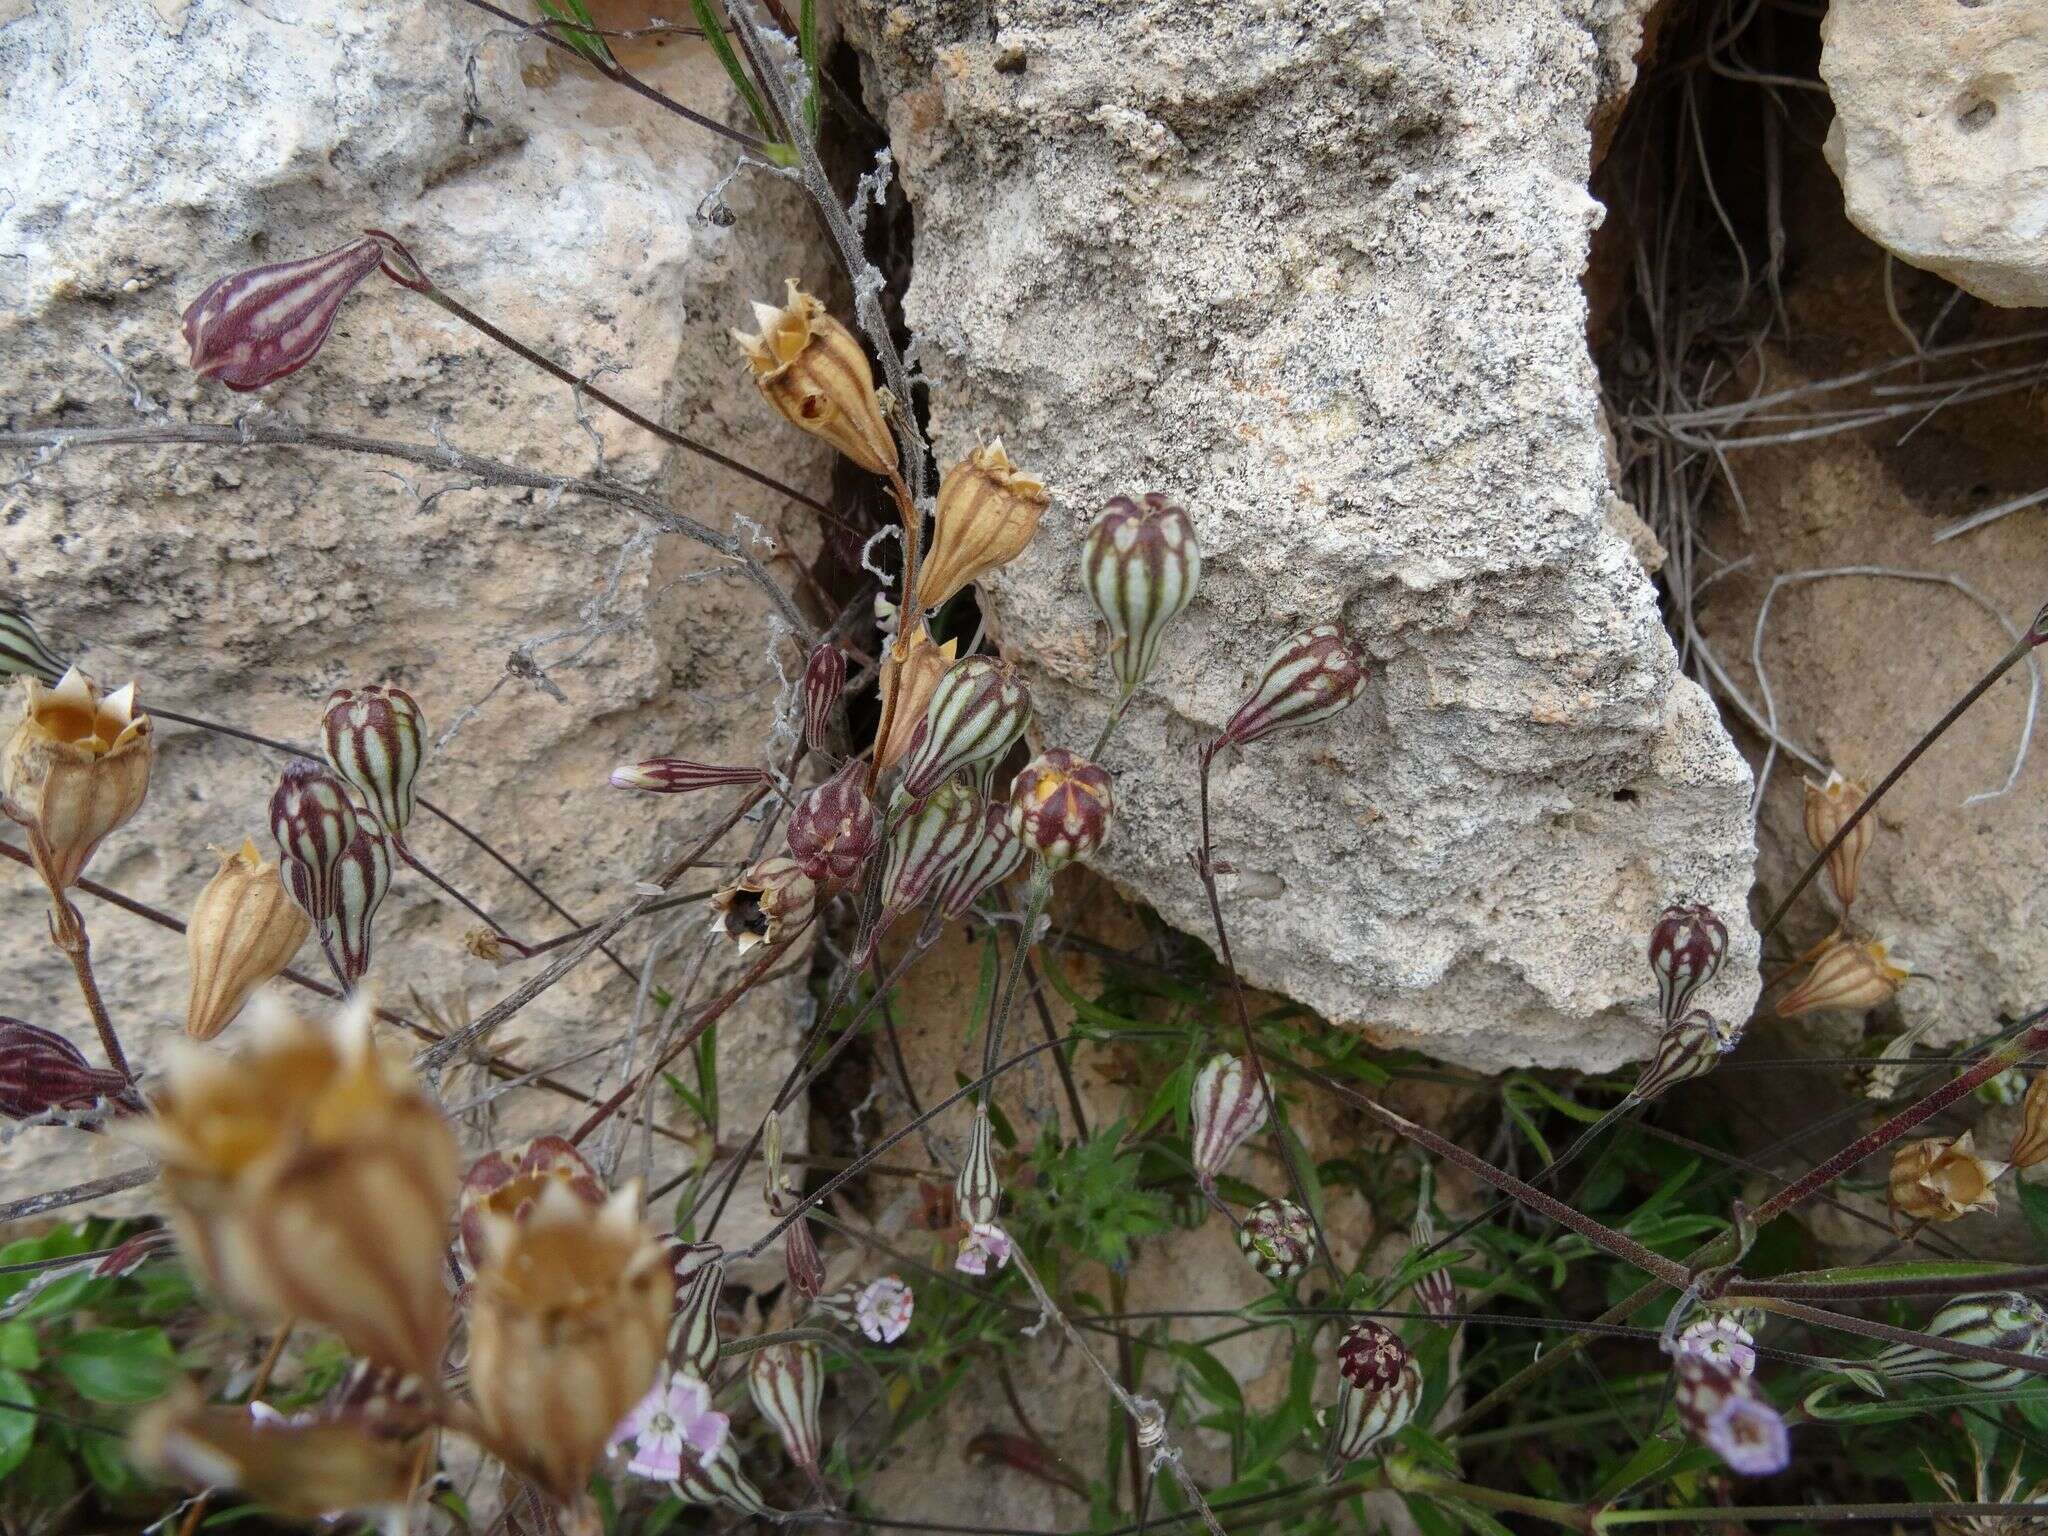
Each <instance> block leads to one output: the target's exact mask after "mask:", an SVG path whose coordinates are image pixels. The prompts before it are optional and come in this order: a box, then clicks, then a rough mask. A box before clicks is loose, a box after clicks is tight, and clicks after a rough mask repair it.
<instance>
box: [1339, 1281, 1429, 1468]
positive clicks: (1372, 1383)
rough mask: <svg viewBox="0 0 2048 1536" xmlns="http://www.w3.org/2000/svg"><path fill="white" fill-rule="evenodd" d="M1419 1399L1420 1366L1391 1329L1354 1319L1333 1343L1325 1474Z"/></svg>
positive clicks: (1394, 1430) (1397, 1423)
mask: <svg viewBox="0 0 2048 1536" xmlns="http://www.w3.org/2000/svg"><path fill="white" fill-rule="evenodd" d="M1421 1402H1422V1369H1421V1367H1419V1366H1418V1365H1416V1363H1415V1357H1414V1356H1412V1355H1410V1354H1409V1353H1408V1346H1407V1345H1405V1344H1403V1343H1402V1342H1401V1340H1400V1338H1399V1336H1398V1335H1396V1334H1395V1333H1394V1331H1393V1330H1392V1329H1391V1328H1388V1327H1385V1326H1383V1325H1382V1324H1379V1323H1376V1322H1373V1321H1371V1320H1370V1319H1367V1320H1365V1321H1363V1322H1358V1323H1354V1324H1353V1325H1352V1326H1351V1329H1350V1331H1349V1332H1347V1333H1346V1334H1345V1335H1344V1337H1343V1339H1342V1341H1341V1342H1339V1344H1338V1345H1337V1411H1336V1413H1335V1414H1334V1415H1333V1416H1332V1418H1331V1422H1330V1442H1329V1449H1328V1452H1327V1454H1326V1456H1325V1460H1324V1469H1325V1471H1326V1473H1327V1474H1328V1475H1329V1476H1330V1477H1332V1478H1334V1477H1335V1476H1336V1475H1337V1474H1338V1473H1339V1472H1341V1471H1342V1470H1343V1469H1344V1466H1345V1464H1346V1463H1348V1462H1353V1461H1356V1460H1357V1459H1358V1458H1359V1457H1361V1456H1363V1455H1365V1454H1366V1453H1367V1452H1368V1451H1370V1450H1371V1449H1372V1448H1373V1447H1374V1446H1375V1445H1377V1444H1379V1442H1380V1441H1382V1440H1384V1439H1386V1438H1387V1437H1388V1436H1389V1435H1393V1434H1398V1433H1399V1432H1400V1431H1401V1429H1402V1428H1403V1427H1404V1426H1405V1425H1406V1424H1407V1423H1408V1421H1409V1420H1410V1419H1411V1418H1413V1417H1414V1416H1415V1410H1416V1408H1417V1407H1418V1406H1419V1405H1420V1404H1421Z"/></svg>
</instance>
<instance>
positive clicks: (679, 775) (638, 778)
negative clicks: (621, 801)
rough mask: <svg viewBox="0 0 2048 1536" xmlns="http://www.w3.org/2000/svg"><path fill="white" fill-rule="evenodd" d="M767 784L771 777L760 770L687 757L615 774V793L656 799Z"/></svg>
mask: <svg viewBox="0 0 2048 1536" xmlns="http://www.w3.org/2000/svg"><path fill="white" fill-rule="evenodd" d="M767 782H768V775H767V773H766V772H765V771H764V770H762V769H759V768H738V767H727V766H725V765H723V764H720V763H693V762H691V761H690V760H689V759H688V758H686V757H650V758H648V759H647V761H645V762H644V763H621V764H620V765H619V766H618V767H616V768H614V769H613V770H612V772H611V784H612V787H613V788H614V789H644V790H646V791H647V792H648V793H650V794H655V795H687V794H691V793H693V792H695V791H697V790H700V789H719V788H722V787H724V786H725V785H728V784H765V783H767Z"/></svg>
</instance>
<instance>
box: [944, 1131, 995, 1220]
mask: <svg viewBox="0 0 2048 1536" xmlns="http://www.w3.org/2000/svg"><path fill="white" fill-rule="evenodd" d="M1002 1202H1003V1183H1002V1179H1001V1177H1000V1176H999V1175H998V1174H997V1172H996V1156H995V1146H994V1143H993V1142H992V1140H991V1135H990V1128H989V1118H988V1111H987V1110H986V1109H984V1108H979V1107H977V1108H976V1109H975V1111H974V1129H973V1130H972V1131H971V1132H969V1133H968V1137H967V1156H966V1158H965V1159H964V1160H963V1161H962V1162H961V1164H960V1176H959V1177H958V1178H957V1179H955V1180H954V1181H953V1208H954V1209H955V1210H956V1211H958V1212H959V1213H960V1219H961V1220H962V1221H964V1222H966V1223H967V1224H968V1225H969V1226H975V1227H985V1226H988V1225H989V1224H991V1223H992V1222H994V1220H995V1219H996V1211H997V1208H998V1207H999V1206H1001V1204H1002Z"/></svg>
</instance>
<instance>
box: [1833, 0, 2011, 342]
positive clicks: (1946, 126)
mask: <svg viewBox="0 0 2048 1536" xmlns="http://www.w3.org/2000/svg"><path fill="white" fill-rule="evenodd" d="M1821 38H1822V42H1823V44H1824V46H1823V48H1822V52H1821V60H1820V73H1821V78H1822V79H1823V80H1824V81H1826V82H1827V87H1828V94H1829V95H1830V96H1831V97H1832V98H1833V100H1834V104H1835V121H1834V124H1833V126H1832V127H1830V128H1829V130H1828V137H1827V156H1828V163H1829V164H1830V165H1832V166H1833V167H1834V169H1835V174H1836V175H1837V176H1839V177H1840V178H1841V181H1842V188H1843V190H1844V191H1845V192H1846V193H1847V194H1848V202H1849V217H1850V219H1851V220H1852V221H1853V222H1854V223H1855V225H1856V227H1857V228H1858V229H1860V230H1862V231H1863V232H1864V233H1865V234H1866V235H1868V236H1870V238H1871V239H1873V240H1875V241H1877V242H1878V243H1879V244H1880V245H1883V246H1884V247H1886V248H1887V249H1889V250H1891V251H1892V252H1894V253H1895V254H1896V255H1898V256H1899V258H1900V259H1901V260H1904V261H1909V262H1911V263H1913V265H1915V266H1917V267H1925V268H1927V269H1928V270H1929V271H1932V272H1939V273H1940V274H1941V275H1942V276H1943V277H1946V278H1948V279H1949V280H1950V281H1951V282H1953V283H1956V284H1958V285H1959V286H1961V287H1963V288H1966V289H1968V290H1969V291H1970V292H1971V293H1974V294H1976V295H1977V296H1978V297H1979V298H1983V299H1989V300H1990V301H1991V302H1992V303H1994V304H2006V305H2034V304H2048V100H2044V98H2043V96H2042V93H2041V89H2040V84H2041V80H2042V78H2043V76H2044V74H2048V27H2044V26H2043V25H2042V16H2041V10H2040V7H2039V6H2036V5H2028V4H2025V3H2013V0H1990V3H1987V0H1832V3H1831V4H1830V5H1829V6H1828V11H1827V18H1826V20H1825V21H1823V22H1822V24H1821Z"/></svg>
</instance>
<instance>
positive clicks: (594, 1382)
mask: <svg viewBox="0 0 2048 1536" xmlns="http://www.w3.org/2000/svg"><path fill="white" fill-rule="evenodd" d="M639 1209H640V1192H639V1188H638V1186H637V1185H629V1186H628V1187H626V1188H625V1189H622V1190H620V1191H619V1192H618V1193H616V1194H614V1195H613V1196H612V1197H611V1198H610V1199H608V1200H606V1201H605V1202H604V1204H602V1205H600V1206H596V1207H592V1206H590V1205H588V1204H586V1203H585V1202H584V1201H582V1200H580V1199H578V1198H577V1197H576V1196H575V1194H573V1193H572V1192H571V1191H570V1190H569V1189H568V1188H567V1187H565V1186H564V1185H563V1184H562V1183H559V1182H552V1181H551V1182H549V1183H548V1184H547V1185H546V1186H545V1187H544V1188H543V1189H542V1190H541V1192H540V1195H539V1198H538V1199H537V1200H536V1201H535V1202H534V1206H533V1210H532V1211H531V1213H530V1214H528V1216H527V1217H526V1219H525V1220H523V1221H517V1222H513V1221H502V1220H501V1221H496V1222H492V1221H487V1222H486V1226H487V1227H488V1228H489V1237H488V1240H487V1241H488V1245H489V1247H490V1250H491V1258H490V1261H489V1262H488V1263H487V1264H485V1265H484V1267H483V1268H482V1269H481V1270H480V1271H479V1272H478V1274H477V1277H476V1285H475V1289H474V1291H473V1295H472V1300H471V1302H470V1307H469V1340H470V1344H469V1385H470V1395H471V1397H472V1398H474V1400H475V1402H476V1408H477V1413H478V1416H479V1417H480V1418H481V1420H482V1422H483V1425H484V1428H485V1431H486V1435H487V1439H488V1443H489V1445H490V1448H491V1449H492V1450H493V1451H495V1452H497V1454H498V1455H499V1456H501V1457H503V1458H504V1460H505V1461H506V1463H507V1464H508V1465H509V1466H511V1467H512V1468H514V1469H515V1470H516V1471H518V1472H519V1473H520V1474H521V1475H522V1476H525V1477H529V1478H531V1479H533V1481H534V1482H536V1483H538V1484H539V1485H540V1487H541V1488H542V1489H543V1490H544V1491H546V1492H547V1494H548V1495H549V1496H550V1497H552V1498H554V1499H555V1500H556V1501H557V1502H560V1503H567V1502H570V1501H571V1500H573V1499H575V1498H577V1497H578V1496H579V1495H581V1494H582V1492H583V1490H584V1487H585V1485H586V1484H587V1483H588V1482H589V1480H590V1474H591V1471H592V1469H593V1468H595V1467H596V1465H597V1463H598V1461H599V1459H600V1458H601V1457H602V1456H603V1455H604V1449H605V1446H606V1444H607V1443H608V1442H609V1441H610V1439H611V1436H612V1431H613V1428H614V1427H615V1426H616V1425H617V1424H618V1422H619V1421H620V1420H621V1419H623V1418H624V1417H625V1416H626V1414H627V1412H628V1410H630V1409H631V1408H633V1407H634V1405H635V1404H637V1403H638V1402H640V1400H641V1399H642V1398H644V1397H645V1396H646V1395H647V1392H648V1389H649V1388H650V1387H651V1386H653V1384H654V1379H655V1374H656V1372H657V1371H658V1370H659V1369H660V1367H661V1360H662V1354H663V1348H664V1345H665V1344H666V1342H667V1334H668V1321H669V1312H670V1308H671V1306H672V1305H673V1302H674V1299H675V1288H674V1281H673V1278H672V1276H671V1272H670V1270H669V1265H668V1257H667V1254H666V1253H665V1252H664V1250H663V1248H662V1245H661V1243H660V1242H659V1241H658V1240H657V1239H656V1238H655V1237H654V1235H653V1234H652V1233H651V1232H649V1231H648V1230H647V1229H646V1227H644V1226H643V1225H642V1224H641V1221H640V1216H639Z"/></svg>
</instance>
